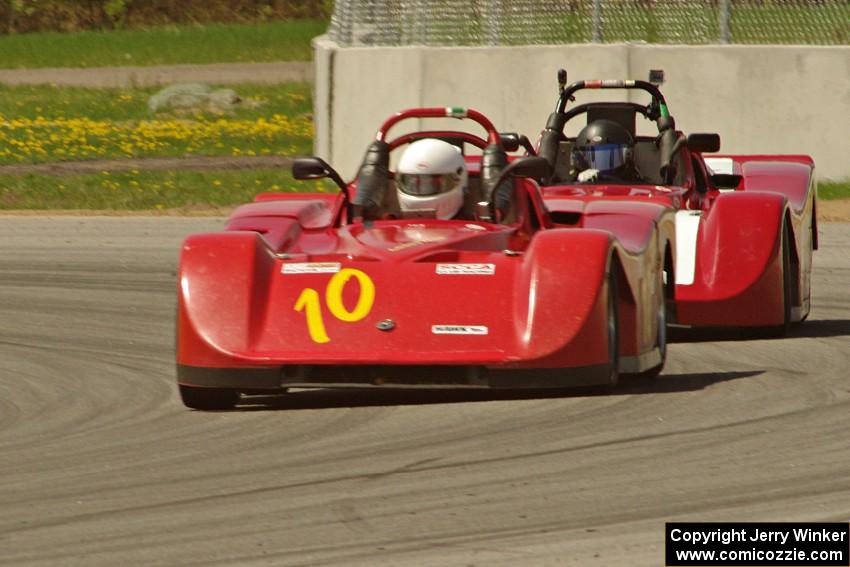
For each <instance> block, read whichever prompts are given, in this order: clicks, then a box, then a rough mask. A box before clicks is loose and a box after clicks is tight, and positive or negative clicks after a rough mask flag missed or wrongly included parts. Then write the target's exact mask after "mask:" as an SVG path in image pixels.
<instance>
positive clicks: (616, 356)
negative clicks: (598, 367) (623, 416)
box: [605, 267, 620, 390]
mask: <svg viewBox="0 0 850 567" xmlns="http://www.w3.org/2000/svg"><path fill="white" fill-rule="evenodd" d="M606 317H607V319H608V325H607V327H608V379H607V382H606V384H605V388H606V389H608V390H613V389H614V388H616V387H617V383H618V382H619V381H620V317H619V315H618V313H617V273H616V271H615V270H614V268H613V267H612V269H611V275H610V276H609V278H608V307H607V315H606Z"/></svg>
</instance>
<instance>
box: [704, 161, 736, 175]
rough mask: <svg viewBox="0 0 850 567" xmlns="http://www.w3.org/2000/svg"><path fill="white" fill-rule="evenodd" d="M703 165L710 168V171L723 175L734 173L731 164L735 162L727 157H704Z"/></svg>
mask: <svg viewBox="0 0 850 567" xmlns="http://www.w3.org/2000/svg"><path fill="white" fill-rule="evenodd" d="M704 160H705V165H706V167H708V169H710V170H711V172H710V173H721V174H724V175H731V174H733V173H735V171H734V169H733V164H734V163H735V162H734V161H733V160H732V158H728V157H707V158H704Z"/></svg>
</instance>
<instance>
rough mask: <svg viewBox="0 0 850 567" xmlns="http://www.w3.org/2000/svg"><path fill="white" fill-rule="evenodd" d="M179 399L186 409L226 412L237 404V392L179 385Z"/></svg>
mask: <svg viewBox="0 0 850 567" xmlns="http://www.w3.org/2000/svg"><path fill="white" fill-rule="evenodd" d="M179 388H180V398H181V399H182V400H183V405H185V406H186V407H187V408H192V409H197V410H226V409H231V408H233V407H234V406H236V404H237V403H239V392H238V391H236V390H229V389H225V388H196V387H194V386H183V385H182V384H180V385H179Z"/></svg>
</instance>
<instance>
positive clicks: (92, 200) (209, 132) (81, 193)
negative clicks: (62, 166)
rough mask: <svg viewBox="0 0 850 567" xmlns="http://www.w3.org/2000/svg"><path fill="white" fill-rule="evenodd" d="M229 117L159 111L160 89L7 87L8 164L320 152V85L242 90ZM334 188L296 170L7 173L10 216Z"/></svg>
mask: <svg viewBox="0 0 850 567" xmlns="http://www.w3.org/2000/svg"><path fill="white" fill-rule="evenodd" d="M231 88H233V89H234V90H235V91H236V92H237V94H238V95H239V96H240V97H241V98H242V101H243V102H242V103H240V104H239V105H237V106H236V107H235V108H234V109H233V110H231V111H227V112H213V111H210V110H191V111H186V110H182V111H170V112H160V113H155V114H154V113H152V112H151V111H150V110H149V108H148V100H149V98H150V96H151V95H152V94H154V93H155V92H156V90H157V89H80V88H55V87H0V164H4V165H9V164H34V163H51V162H57V161H75V160H90V159H115V158H146V157H180V156H186V155H201V156H246V155H249V156H263V155H285V156H299V155H307V154H310V153H311V149H312V140H313V127H312V121H311V117H310V111H311V109H312V101H311V96H310V85H306V84H286V85H279V86H247V85H246V86H241V87H240V86H236V87H231ZM319 187H327V185H324V186H323V185H318V186H317V185H316V184H315V183H300V182H295V181H294V180H293V179H292V177H291V175H290V173H289V171H286V170H282V169H277V170H262V171H245V170H239V171H144V168H143V167H141V166H140V167H139V169H137V170H133V171H130V172H124V173H109V172H106V173H100V174H88V175H68V176H50V175H34V174H30V175H23V176H21V175H3V174H0V209H6V210H9V209H109V210H144V209H171V208H187V207H188V208H195V207H201V206H230V205H235V204H238V203H242V202H245V201H249V200H251V198H252V197H253V196H254V195H255V194H256V193H259V192H262V191H297V190H307V189H310V188H319Z"/></svg>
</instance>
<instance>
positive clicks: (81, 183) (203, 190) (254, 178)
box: [0, 169, 337, 211]
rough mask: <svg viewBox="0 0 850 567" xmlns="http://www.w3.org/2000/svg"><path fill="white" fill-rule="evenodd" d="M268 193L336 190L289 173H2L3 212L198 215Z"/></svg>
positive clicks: (261, 170)
mask: <svg viewBox="0 0 850 567" xmlns="http://www.w3.org/2000/svg"><path fill="white" fill-rule="evenodd" d="M264 191H284V192H304V191H318V192H336V191H337V189H336V188H335V186H332V185H331V184H329V183H327V182H325V181H318V182H317V181H295V180H294V179H293V178H292V175H291V173H290V172H289V170H288V169H258V170H251V171H245V170H234V171H135V172H128V173H111V174H107V173H101V174H87V175H68V176H62V177H54V176H49V175H20V176H19V175H0V210H97V211H143V210H154V211H156V210H175V209H176V210H187V211H195V210H205V209H210V208H217V207H230V206H234V205H238V204H242V203H246V202H249V201H251V200H253V198H254V196H255V195H256V194H257V193H262V192H264Z"/></svg>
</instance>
